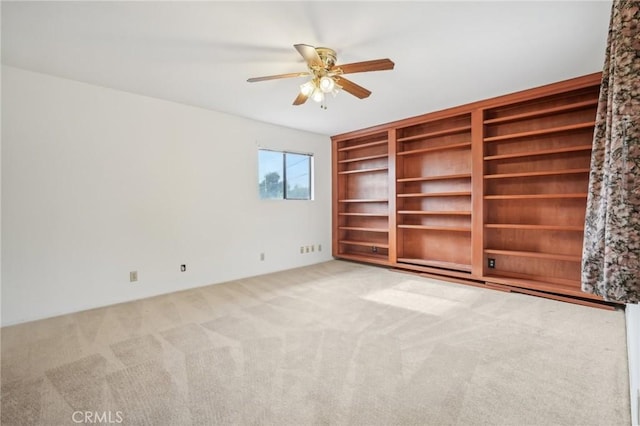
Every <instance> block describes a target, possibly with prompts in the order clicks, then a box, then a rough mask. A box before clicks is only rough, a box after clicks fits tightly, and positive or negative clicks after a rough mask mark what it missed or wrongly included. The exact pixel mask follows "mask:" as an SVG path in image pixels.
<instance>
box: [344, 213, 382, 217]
mask: <svg viewBox="0 0 640 426" xmlns="http://www.w3.org/2000/svg"><path fill="white" fill-rule="evenodd" d="M338 216H359V217H389V214H388V213H338Z"/></svg>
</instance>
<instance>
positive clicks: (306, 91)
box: [300, 80, 316, 96]
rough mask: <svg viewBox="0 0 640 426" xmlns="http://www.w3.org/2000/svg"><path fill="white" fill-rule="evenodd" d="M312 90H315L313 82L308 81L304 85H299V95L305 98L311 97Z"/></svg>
mask: <svg viewBox="0 0 640 426" xmlns="http://www.w3.org/2000/svg"><path fill="white" fill-rule="evenodd" d="M314 90H316V85H315V84H314V83H313V80H309V81H307V82H306V83H304V84H302V85H300V93H302V94H303V95H305V96H311V94H312V93H313V91H314Z"/></svg>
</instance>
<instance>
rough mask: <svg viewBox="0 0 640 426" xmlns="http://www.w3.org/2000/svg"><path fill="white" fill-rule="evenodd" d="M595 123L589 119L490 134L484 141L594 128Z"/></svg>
mask: <svg viewBox="0 0 640 426" xmlns="http://www.w3.org/2000/svg"><path fill="white" fill-rule="evenodd" d="M594 125H595V121H589V122H585V123H577V124H569V125H567V126H559V127H552V128H549V129H540V130H531V131H528V132H521V133H512V134H510V135H501V136H490V137H488V138H484V141H485V143H486V142H499V141H505V140H510V139H521V138H528V137H531V136H540V135H548V134H551V133H562V132H570V131H573V130H580V129H588V128H591V129H593V126H594Z"/></svg>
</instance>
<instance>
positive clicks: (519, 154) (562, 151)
mask: <svg viewBox="0 0 640 426" xmlns="http://www.w3.org/2000/svg"><path fill="white" fill-rule="evenodd" d="M591 147H592V146H591V145H577V146H570V147H566V148H552V149H542V150H536V151H524V152H514V153H511V154H500V155H489V156H486V157H484V159H485V161H492V160H505V159H508V158H520V157H535V156H539V155H553V154H565V153H568V152H579V151H591Z"/></svg>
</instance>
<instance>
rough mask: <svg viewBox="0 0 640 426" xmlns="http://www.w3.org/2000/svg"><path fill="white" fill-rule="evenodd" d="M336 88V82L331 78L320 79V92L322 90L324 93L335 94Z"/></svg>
mask: <svg viewBox="0 0 640 426" xmlns="http://www.w3.org/2000/svg"><path fill="white" fill-rule="evenodd" d="M335 86H336V82H335V81H334V80H333V78H331V77H327V76H326V75H325V76H324V77H322V78H321V79H320V90H322V92H323V93H331V92H333V89H334V87H335Z"/></svg>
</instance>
